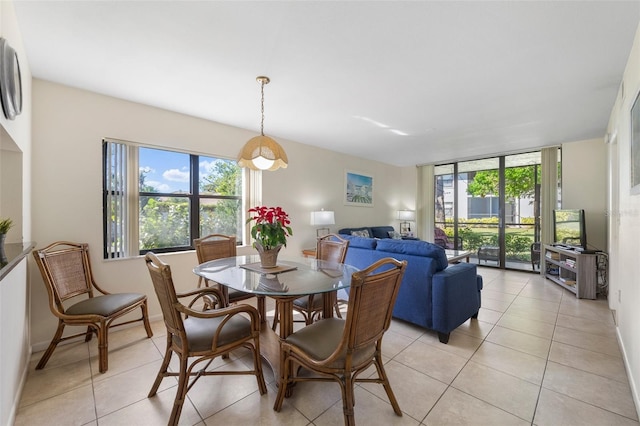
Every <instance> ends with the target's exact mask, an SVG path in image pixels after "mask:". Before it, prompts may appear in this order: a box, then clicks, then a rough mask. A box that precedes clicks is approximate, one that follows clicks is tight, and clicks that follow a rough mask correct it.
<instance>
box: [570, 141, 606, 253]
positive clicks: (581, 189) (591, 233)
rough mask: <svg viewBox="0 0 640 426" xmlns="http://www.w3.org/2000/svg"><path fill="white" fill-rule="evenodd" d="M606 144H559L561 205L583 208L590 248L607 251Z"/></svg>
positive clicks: (587, 142)
mask: <svg viewBox="0 0 640 426" xmlns="http://www.w3.org/2000/svg"><path fill="white" fill-rule="evenodd" d="M606 175H607V145H606V144H605V143H604V140H603V139H591V140H586V141H580V142H572V143H565V144H562V208H563V209H584V211H585V221H586V225H587V244H588V245H589V248H594V249H599V250H604V251H607V246H608V245H607V214H606V210H607V197H606V194H607V181H606V179H605V176H606Z"/></svg>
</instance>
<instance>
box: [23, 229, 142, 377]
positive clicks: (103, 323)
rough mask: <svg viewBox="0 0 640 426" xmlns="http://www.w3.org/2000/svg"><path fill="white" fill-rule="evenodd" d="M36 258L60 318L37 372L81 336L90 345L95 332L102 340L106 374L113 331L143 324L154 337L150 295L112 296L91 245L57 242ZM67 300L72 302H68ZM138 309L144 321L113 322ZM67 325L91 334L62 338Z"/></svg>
mask: <svg viewBox="0 0 640 426" xmlns="http://www.w3.org/2000/svg"><path fill="white" fill-rule="evenodd" d="M33 257H34V258H35V261H36V264H37V265H38V268H39V269H40V273H41V275H42V279H43V281H44V284H45V287H46V288H47V293H48V294H49V308H50V309H51V312H52V313H53V315H55V316H56V317H57V318H58V328H57V330H56V332H55V334H54V336H53V339H52V340H51V343H50V344H49V347H48V348H47V350H46V351H45V353H44V354H43V355H42V358H40V362H38V365H37V366H36V369H37V370H40V369H42V368H44V366H45V365H46V364H47V362H48V361H49V358H50V357H51V355H52V354H53V352H54V350H55V349H56V347H57V345H58V343H60V342H63V341H65V340H69V339H74V338H76V337H79V336H85V341H86V342H88V341H89V340H91V338H92V336H93V334H94V333H95V334H96V335H97V338H98V355H99V370H100V372H101V373H104V372H105V371H107V369H108V367H109V360H108V347H109V345H108V342H109V339H108V335H109V329H110V328H113V327H117V326H121V325H125V324H130V323H133V322H137V321H142V322H143V324H144V328H145V330H146V332H147V336H148V337H151V336H153V332H152V331H151V326H150V325H149V316H148V310H147V296H146V295H144V294H140V293H109V292H107V291H106V290H104V289H102V288H101V287H100V286H98V284H97V283H96V282H95V280H94V278H93V273H92V271H91V262H90V260H89V245H88V244H86V243H74V242H69V241H57V242H54V243H52V244H50V245H48V246H47V247H45V248H42V249H39V250H38V249H36V250H34V251H33ZM98 293H99V294H98ZM67 301H69V302H68V303H65V302H67ZM138 308H140V309H141V311H142V316H141V317H140V318H138V319H134V320H130V321H120V322H118V323H116V324H114V323H113V322H114V321H115V320H116V319H118V318H120V317H122V316H123V315H125V314H128V313H129V312H131V311H134V310H136V309H138ZM67 325H71V326H86V327H87V331H86V332H83V333H77V334H73V335H70V336H65V337H62V334H63V332H64V328H65V326H67Z"/></svg>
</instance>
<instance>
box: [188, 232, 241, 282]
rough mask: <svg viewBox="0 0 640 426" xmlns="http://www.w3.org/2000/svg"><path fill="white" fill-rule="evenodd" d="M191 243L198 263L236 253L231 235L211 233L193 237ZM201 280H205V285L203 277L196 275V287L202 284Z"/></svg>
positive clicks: (233, 237)
mask: <svg viewBox="0 0 640 426" xmlns="http://www.w3.org/2000/svg"><path fill="white" fill-rule="evenodd" d="M193 245H194V246H195V248H196V255H197V256H198V264H203V263H204V262H208V261H210V260H216V259H222V258H225V257H234V256H236V254H237V251H236V247H237V245H236V237H235V236H233V235H223V234H211V235H207V236H206V237H202V238H196V239H194V240H193ZM203 281H205V285H208V283H207V282H206V280H205V279H204V278H203V277H198V287H200V286H201V285H202V282H203Z"/></svg>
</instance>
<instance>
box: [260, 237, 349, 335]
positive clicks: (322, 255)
mask: <svg viewBox="0 0 640 426" xmlns="http://www.w3.org/2000/svg"><path fill="white" fill-rule="evenodd" d="M348 249H349V240H346V239H344V238H342V237H340V236H339V235H337V234H327V235H324V236H322V237H319V238H318V241H317V243H316V259H318V260H325V261H328V262H333V263H344V260H345V259H346V257H347V250H348ZM322 300H323V298H322V295H317V296H316V295H313V294H311V295H308V296H302V297H299V298H297V299H296V300H294V301H293V310H294V311H296V312H299V313H300V314H302V316H303V318H304V323H305V324H306V325H309V324H312V323H313V321H314V320H315V319H316V317H319V316H320V313H321V312H322V310H323V307H324V305H323V302H322ZM341 303H344V299H336V302H335V303H334V309H335V312H336V315H337V316H338V317H339V318H342V314H341V313H340V304H341ZM279 319H280V315H279V310H278V307H277V305H276V310H275V313H274V317H273V324H272V326H271V328H272V329H273V330H274V331H275V330H276V327H277V325H278V322H279ZM298 322H300V321H298Z"/></svg>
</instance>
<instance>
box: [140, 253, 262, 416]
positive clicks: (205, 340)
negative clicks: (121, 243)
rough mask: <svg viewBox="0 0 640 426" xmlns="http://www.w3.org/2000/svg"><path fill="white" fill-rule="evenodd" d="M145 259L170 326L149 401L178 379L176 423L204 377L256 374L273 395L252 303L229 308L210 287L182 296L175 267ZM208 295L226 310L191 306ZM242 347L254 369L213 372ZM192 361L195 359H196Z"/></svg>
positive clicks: (259, 383)
mask: <svg viewBox="0 0 640 426" xmlns="http://www.w3.org/2000/svg"><path fill="white" fill-rule="evenodd" d="M145 261H146V263H147V268H148V269H149V274H150V275H151V281H152V282H153V288H154V289H155V292H156V295H157V296H158V300H159V301H160V307H161V309H162V315H163V317H164V323H165V326H166V327H167V347H166V351H165V355H164V360H163V361H162V365H161V366H160V370H159V371H158V375H157V377H156V380H155V382H154V383H153V386H152V387H151V391H149V395H148V397H149V398H151V397H152V396H154V395H155V394H156V392H157V391H158V387H159V386H160V383H161V382H162V379H164V378H165V377H169V376H172V377H176V376H177V377H178V388H177V390H176V397H175V400H174V402H173V409H172V411H171V416H170V417H169V422H168V423H169V424H170V425H176V424H178V420H179V419H180V413H181V412H182V405H183V404H184V400H185V398H186V395H187V392H188V391H189V389H191V387H192V386H193V385H194V384H195V382H196V381H197V380H198V379H199V378H200V377H202V376H213V375H229V374H250V375H254V376H256V380H257V381H258V390H259V391H260V394H261V395H264V394H265V393H266V392H267V386H266V384H265V381H264V376H263V374H262V363H261V361H260V341H259V336H260V315H259V314H258V311H257V310H256V309H255V308H254V307H253V306H250V305H246V304H240V305H236V306H231V307H229V306H227V303H226V300H225V298H224V296H223V295H222V292H221V291H220V290H219V289H217V288H215V287H204V288H200V289H197V290H194V291H191V292H188V293H182V294H176V290H175V287H174V285H173V279H172V277H171V268H170V267H169V265H167V264H166V263H164V262H162V261H161V260H160V259H158V257H157V256H156V255H155V254H153V253H152V252H148V253H147V254H146V255H145ZM205 295H206V296H207V297H209V298H214V299H215V301H216V303H215V305H216V306H218V307H220V308H219V309H209V310H207V311H196V310H193V309H192V308H191V307H192V306H193V305H194V304H195V303H196V301H197V300H198V299H199V298H201V297H203V296H205ZM186 297H191V302H190V303H189V304H188V305H184V304H182V303H181V302H180V301H179V299H184V298H186ZM240 347H246V348H248V349H250V350H251V353H252V355H253V369H250V370H240V371H236V370H234V371H230V370H227V369H216V370H207V367H208V366H209V364H210V363H211V361H213V359H215V358H216V357H218V356H222V355H227V354H229V352H231V351H233V350H235V349H238V348H240ZM173 353H176V354H177V355H178V357H179V367H177V368H178V369H179V371H178V372H171V371H169V363H170V361H171V357H172V355H173ZM190 357H193V358H191V359H190ZM190 361H191V362H190ZM205 361H206V364H205V365H204V367H202V368H201V369H200V370H198V371H193V370H194V367H196V366H198V365H200V363H202V362H205ZM190 377H193V380H191V381H190V380H189V378H190ZM174 383H175V382H174Z"/></svg>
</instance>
